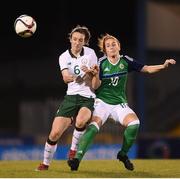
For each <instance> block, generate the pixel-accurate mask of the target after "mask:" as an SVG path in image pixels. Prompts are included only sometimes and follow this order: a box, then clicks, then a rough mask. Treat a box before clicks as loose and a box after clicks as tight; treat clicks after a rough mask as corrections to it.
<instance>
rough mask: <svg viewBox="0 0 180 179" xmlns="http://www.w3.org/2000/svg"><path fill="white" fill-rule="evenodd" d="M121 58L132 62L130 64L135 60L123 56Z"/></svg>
mask: <svg viewBox="0 0 180 179" xmlns="http://www.w3.org/2000/svg"><path fill="white" fill-rule="evenodd" d="M121 58H124V59H125V60H126V61H130V62H133V61H134V59H133V58H132V57H130V56H128V55H122V56H121Z"/></svg>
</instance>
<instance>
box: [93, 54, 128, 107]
mask: <svg viewBox="0 0 180 179" xmlns="http://www.w3.org/2000/svg"><path fill="white" fill-rule="evenodd" d="M127 74H128V63H127V62H126V60H125V59H124V58H123V57H121V58H120V60H119V61H118V63H117V64H111V63H110V62H109V60H108V59H107V58H105V59H103V60H102V61H101V62H100V79H101V86H100V87H99V88H98V89H97V90H96V97H97V98H99V99H101V100H103V101H104V102H106V103H108V104H113V105H116V104H121V103H127V97H126V83H127Z"/></svg>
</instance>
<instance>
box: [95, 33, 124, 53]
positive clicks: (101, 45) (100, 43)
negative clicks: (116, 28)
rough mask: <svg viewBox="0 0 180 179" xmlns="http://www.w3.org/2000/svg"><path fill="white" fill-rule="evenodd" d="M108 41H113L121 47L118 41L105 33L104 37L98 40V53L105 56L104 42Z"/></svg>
mask: <svg viewBox="0 0 180 179" xmlns="http://www.w3.org/2000/svg"><path fill="white" fill-rule="evenodd" d="M109 39H113V40H115V41H116V42H117V43H118V45H119V46H121V44H120V42H119V40H118V39H117V38H116V37H114V36H112V35H109V34H107V33H106V34H105V35H102V36H101V38H98V47H99V48H100V51H101V52H103V53H105V54H106V48H105V42H106V41H107V40H109Z"/></svg>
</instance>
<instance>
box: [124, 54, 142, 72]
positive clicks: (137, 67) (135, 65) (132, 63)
mask: <svg viewBox="0 0 180 179" xmlns="http://www.w3.org/2000/svg"><path fill="white" fill-rule="evenodd" d="M124 57H125V60H126V62H127V63H128V72H131V71H138V72H140V71H141V69H142V68H143V67H144V64H142V63H140V62H138V61H136V60H134V59H133V58H131V57H129V56H127V55H125V56H124Z"/></svg>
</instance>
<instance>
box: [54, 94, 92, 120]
mask: <svg viewBox="0 0 180 179" xmlns="http://www.w3.org/2000/svg"><path fill="white" fill-rule="evenodd" d="M82 107H87V108H88V109H89V110H91V111H93V110H94V98H86V97H83V96H80V95H66V96H65V97H64V100H63V102H62V103H61V105H60V106H59V108H58V110H57V112H56V117H57V116H63V117H75V116H77V114H78V112H79V110H80V109H81V108H82Z"/></svg>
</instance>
